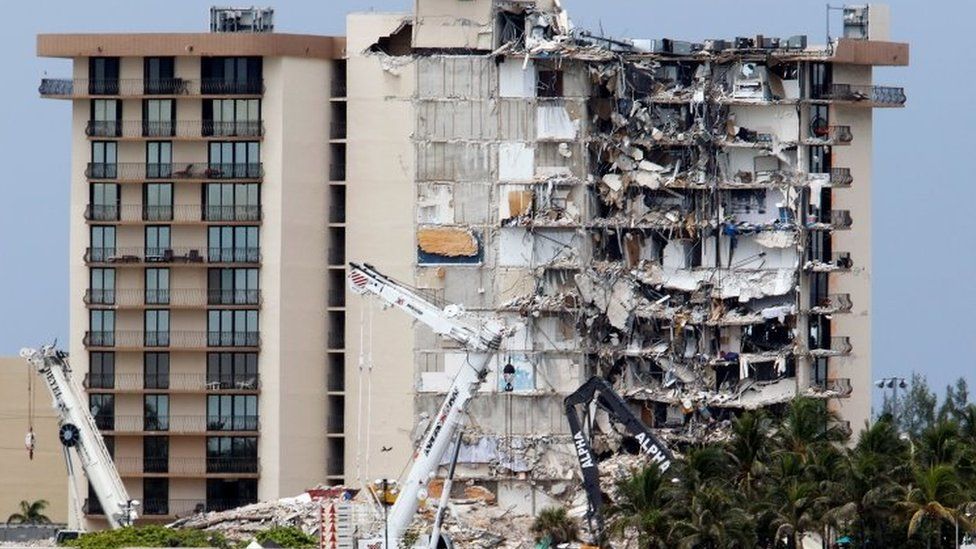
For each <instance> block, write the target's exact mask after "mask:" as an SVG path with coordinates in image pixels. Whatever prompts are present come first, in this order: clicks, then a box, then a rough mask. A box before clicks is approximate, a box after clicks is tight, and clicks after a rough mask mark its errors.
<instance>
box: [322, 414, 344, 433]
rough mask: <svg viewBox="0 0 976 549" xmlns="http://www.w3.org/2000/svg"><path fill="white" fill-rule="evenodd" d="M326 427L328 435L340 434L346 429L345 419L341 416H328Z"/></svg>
mask: <svg viewBox="0 0 976 549" xmlns="http://www.w3.org/2000/svg"><path fill="white" fill-rule="evenodd" d="M326 426H327V427H328V429H329V431H328V432H330V433H342V432H343V431H344V430H345V427H346V419H345V416H343V415H342V414H329V416H328V418H327V421H326Z"/></svg>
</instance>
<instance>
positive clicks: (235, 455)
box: [207, 437, 258, 500]
mask: <svg viewBox="0 0 976 549" xmlns="http://www.w3.org/2000/svg"><path fill="white" fill-rule="evenodd" d="M257 465H258V439H257V437H207V472H208V473H256V472H257V470H258V467H257ZM208 488H209V486H208ZM210 495H211V494H210V490H209V489H208V490H207V499H208V500H209V499H210ZM227 495H228V496H230V494H227Z"/></svg>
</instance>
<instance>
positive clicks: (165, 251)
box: [84, 247, 261, 264]
mask: <svg viewBox="0 0 976 549" xmlns="http://www.w3.org/2000/svg"><path fill="white" fill-rule="evenodd" d="M203 252H204V254H201V250H200V248H113V247H95V248H85V256H84V260H85V261H86V262H87V263H90V264H94V263H111V264H130V263H135V264H143V263H169V264H172V263H260V261H261V248H209V249H206V248H205V249H203Z"/></svg>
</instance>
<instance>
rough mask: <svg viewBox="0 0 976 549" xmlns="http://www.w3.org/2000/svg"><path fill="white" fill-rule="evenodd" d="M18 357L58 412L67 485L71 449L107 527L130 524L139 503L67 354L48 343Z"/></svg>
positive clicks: (71, 479) (71, 483) (71, 477)
mask: <svg viewBox="0 0 976 549" xmlns="http://www.w3.org/2000/svg"><path fill="white" fill-rule="evenodd" d="M20 356H21V357H22V358H24V359H26V360H27V362H28V363H29V364H30V365H31V366H32V367H34V369H35V370H37V373H38V374H40V375H41V377H42V378H44V381H45V382H46V383H47V388H48V389H49V390H50V391H51V398H52V399H53V400H54V409H55V411H57V414H58V423H59V425H60V428H59V430H58V437H59V438H60V439H61V446H62V450H63V452H64V459H65V464H66V466H67V468H68V480H69V483H70V485H71V486H74V485H75V484H74V478H73V477H74V468H73V466H72V462H71V456H70V452H69V450H70V449H74V451H75V453H76V454H77V456H78V459H79V460H80V461H81V467H82V469H84V472H85V476H86V477H87V478H88V482H89V484H90V485H91V487H92V490H94V492H95V496H96V497H97V498H98V502H99V503H100V504H101V506H102V510H103V511H104V512H105V518H106V519H107V520H108V524H109V527H110V528H112V529H116V528H122V527H125V526H131V525H132V523H133V521H135V519H136V518H137V517H138V513H137V512H136V508H137V507H138V505H139V502H138V501H135V500H132V499H129V494H128V492H126V490H125V485H123V484H122V479H121V478H120V477H119V472H118V470H116V468H115V463H113V462H112V456H111V455H110V454H109V453H108V448H106V447H105V441H104V440H103V439H102V435H101V433H99V431H98V426H97V425H96V424H95V418H93V417H92V415H91V412H90V411H89V409H88V406H87V399H85V398H84V396H83V395H82V390H81V388H80V387H78V386H77V385H76V384H75V383H74V381H73V380H72V378H71V367H70V366H69V365H68V354H67V353H65V352H63V351H59V350H58V349H56V348H55V347H54V345H47V346H44V347H41V348H40V349H29V348H28V349H21V350H20ZM75 499H76V500H77V497H76V498H75Z"/></svg>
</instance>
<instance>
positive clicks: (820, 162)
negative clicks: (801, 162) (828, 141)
mask: <svg viewBox="0 0 976 549" xmlns="http://www.w3.org/2000/svg"><path fill="white" fill-rule="evenodd" d="M809 173H830V147H825V146H823V145H816V146H812V147H810V170H809Z"/></svg>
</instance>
